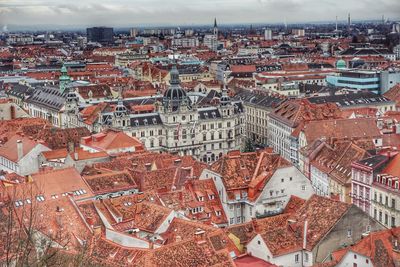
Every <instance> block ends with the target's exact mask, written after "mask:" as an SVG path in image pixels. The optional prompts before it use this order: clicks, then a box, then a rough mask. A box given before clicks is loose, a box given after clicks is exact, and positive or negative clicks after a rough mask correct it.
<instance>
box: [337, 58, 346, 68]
mask: <svg viewBox="0 0 400 267" xmlns="http://www.w3.org/2000/svg"><path fill="white" fill-rule="evenodd" d="M336 68H337V69H345V68H346V61H344V60H343V59H339V60H338V61H336Z"/></svg>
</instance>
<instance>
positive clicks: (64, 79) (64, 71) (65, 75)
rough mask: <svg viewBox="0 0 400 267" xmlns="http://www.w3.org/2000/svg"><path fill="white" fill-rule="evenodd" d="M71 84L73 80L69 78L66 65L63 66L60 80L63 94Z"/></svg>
mask: <svg viewBox="0 0 400 267" xmlns="http://www.w3.org/2000/svg"><path fill="white" fill-rule="evenodd" d="M70 82H71V78H70V77H69V76H68V71H67V68H66V67H65V65H63V66H62V68H61V76H60V79H59V83H60V91H61V93H64V91H65V88H66V86H67V85H68V84H69V83H70Z"/></svg>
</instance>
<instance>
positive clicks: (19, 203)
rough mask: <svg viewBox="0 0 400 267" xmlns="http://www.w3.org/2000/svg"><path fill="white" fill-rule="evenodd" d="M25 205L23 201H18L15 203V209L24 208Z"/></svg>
mask: <svg viewBox="0 0 400 267" xmlns="http://www.w3.org/2000/svg"><path fill="white" fill-rule="evenodd" d="M23 205H24V202H22V200H17V201H15V207H17V208H18V207H21V206H23Z"/></svg>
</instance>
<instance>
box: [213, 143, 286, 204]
mask: <svg viewBox="0 0 400 267" xmlns="http://www.w3.org/2000/svg"><path fill="white" fill-rule="evenodd" d="M286 166H290V163H289V162H287V161H286V160H284V159H283V158H282V157H280V156H279V155H278V154H276V153H272V152H271V150H270V149H265V150H262V151H257V152H249V153H241V152H239V151H231V152H229V153H228V154H227V155H225V156H223V157H222V158H220V159H219V160H218V161H216V162H215V163H213V164H212V165H211V170H212V171H214V172H216V173H218V174H220V175H221V178H222V181H223V183H224V185H225V188H226V189H227V190H228V191H231V190H234V189H250V191H249V198H255V197H257V195H258V193H259V192H260V190H259V189H260V188H263V186H264V185H265V184H266V183H267V182H268V180H269V178H271V176H272V175H273V174H274V173H275V171H276V169H277V168H281V167H286ZM228 197H229V198H234V195H232V192H229V193H228Z"/></svg>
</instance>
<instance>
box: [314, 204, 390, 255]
mask: <svg viewBox="0 0 400 267" xmlns="http://www.w3.org/2000/svg"><path fill="white" fill-rule="evenodd" d="M367 225H370V227H371V228H370V229H371V231H377V230H383V229H384V227H383V226H382V225H380V224H379V223H378V222H377V221H375V220H374V219H373V218H371V217H369V216H368V215H367V214H365V213H364V212H363V211H362V210H361V209H359V208H358V207H356V206H354V205H352V206H351V207H350V208H349V210H348V211H347V213H346V214H345V215H344V216H343V217H342V218H341V220H340V221H339V222H338V223H337V224H336V225H335V226H334V227H333V229H332V230H331V231H330V232H329V233H328V235H327V236H325V237H324V238H323V239H322V240H321V241H320V243H319V244H318V245H317V246H315V247H314V249H313V255H314V256H313V258H314V259H315V260H316V262H321V261H323V260H324V259H325V258H326V257H327V256H328V255H329V254H330V253H331V252H333V251H335V250H338V249H340V248H342V246H343V245H347V246H349V245H351V244H355V243H356V242H357V241H359V240H360V239H361V235H362V234H363V233H365V232H366V231H367ZM348 230H351V236H350V237H348V236H347V234H348Z"/></svg>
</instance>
